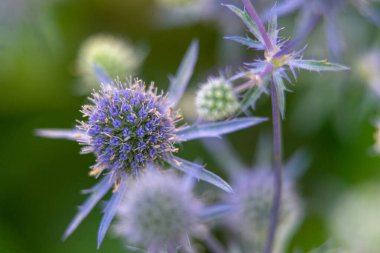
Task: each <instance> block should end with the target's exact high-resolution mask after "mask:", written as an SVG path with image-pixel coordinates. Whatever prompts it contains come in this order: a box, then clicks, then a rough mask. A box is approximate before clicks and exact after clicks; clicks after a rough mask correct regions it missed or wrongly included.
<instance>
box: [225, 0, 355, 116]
mask: <svg viewBox="0 0 380 253" xmlns="http://www.w3.org/2000/svg"><path fill="white" fill-rule="evenodd" d="M243 2H244V4H245V5H246V10H241V9H239V8H237V7H235V6H233V5H226V7H227V8H229V9H230V10H231V11H232V12H234V13H235V14H236V15H237V16H238V17H239V18H240V19H241V20H242V21H243V23H244V24H245V25H246V27H247V28H248V30H249V32H250V33H251V34H252V35H253V36H254V37H255V38H251V37H249V36H247V37H240V36H232V37H226V38H227V39H230V40H233V41H235V42H238V43H240V44H242V45H245V46H247V47H249V48H253V49H256V50H259V51H264V56H265V58H264V59H258V60H255V61H253V62H249V63H246V68H247V71H243V72H241V73H238V74H237V75H235V76H234V77H232V78H231V79H230V80H236V79H240V78H243V79H248V81H246V82H244V83H243V84H241V85H239V86H237V87H235V90H237V91H239V92H245V91H246V93H245V95H244V98H243V101H242V102H241V109H242V111H246V110H247V109H248V108H249V107H252V106H254V104H255V102H256V100H257V98H258V97H260V95H261V94H262V93H263V92H266V90H267V83H268V82H269V81H271V82H272V83H273V85H274V86H275V89H276V96H277V103H278V106H279V108H280V113H281V116H282V117H284V116H285V91H286V90H288V89H287V87H286V85H285V80H287V81H288V82H290V78H289V73H288V72H289V70H290V72H291V73H292V75H293V76H294V78H296V69H304V70H309V71H316V72H319V71H341V70H347V69H348V68H347V67H345V66H342V65H339V64H335V63H329V62H327V61H326V60H322V61H319V60H305V59H303V58H302V51H298V52H292V45H289V44H286V41H284V40H283V39H281V38H280V37H279V31H280V30H279V29H278V28H277V16H275V15H274V16H273V17H272V19H271V21H270V22H269V24H268V30H267V31H266V30H265V27H264V26H263V23H262V21H261V19H260V18H259V16H258V14H257V13H256V10H255V8H254V7H253V5H252V4H251V3H250V1H249V0H243Z"/></svg>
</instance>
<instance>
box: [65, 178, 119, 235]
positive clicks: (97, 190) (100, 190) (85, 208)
mask: <svg viewBox="0 0 380 253" xmlns="http://www.w3.org/2000/svg"><path fill="white" fill-rule="evenodd" d="M111 187H112V182H111V180H110V177H109V176H106V177H104V178H103V179H102V180H101V181H100V182H99V183H98V184H97V185H95V186H94V187H93V188H92V189H90V190H89V191H90V192H91V195H90V197H88V198H87V200H86V201H85V202H84V203H83V205H82V206H80V207H79V211H78V213H77V214H76V215H75V217H74V219H73V220H72V221H71V222H70V224H69V226H68V227H67V229H66V231H65V233H64V234H63V240H65V239H66V238H67V237H69V236H70V235H71V234H72V233H73V232H74V230H75V229H76V228H77V227H78V225H79V224H80V223H81V222H82V220H83V219H84V218H86V216H87V215H88V214H89V213H90V212H91V210H92V209H93V208H94V207H95V205H96V204H97V203H98V202H99V201H100V200H101V199H102V198H103V197H104V195H106V193H107V192H108V191H109V190H110V188H111Z"/></svg>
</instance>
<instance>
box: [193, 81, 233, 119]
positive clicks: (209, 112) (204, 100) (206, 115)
mask: <svg viewBox="0 0 380 253" xmlns="http://www.w3.org/2000/svg"><path fill="white" fill-rule="evenodd" d="M195 105H196V110H197V113H198V115H199V116H200V117H201V118H202V119H205V120H209V121H217V120H222V119H225V118H228V117H231V116H232V115H233V114H234V113H235V112H236V111H237V110H238V109H239V102H238V99H237V96H236V94H235V92H234V90H233V88H232V85H231V84H230V83H229V82H228V81H227V80H225V79H224V78H222V77H219V78H212V79H210V80H209V81H208V82H207V83H204V84H202V85H201V87H200V88H199V90H198V91H197V95H196V98H195Z"/></svg>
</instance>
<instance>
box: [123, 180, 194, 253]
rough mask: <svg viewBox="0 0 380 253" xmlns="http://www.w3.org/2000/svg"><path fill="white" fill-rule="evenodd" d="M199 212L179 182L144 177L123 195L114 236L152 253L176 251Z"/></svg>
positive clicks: (189, 191)
mask: <svg viewBox="0 0 380 253" xmlns="http://www.w3.org/2000/svg"><path fill="white" fill-rule="evenodd" d="M200 208H201V204H200V202H198V200H196V199H195V198H194V197H193V195H192V193H191V189H190V187H188V185H186V184H185V183H184V182H183V180H181V179H180V178H178V177H176V176H174V175H172V174H161V173H147V174H144V175H142V177H141V178H139V179H138V180H137V181H136V182H135V183H134V184H133V186H132V187H131V189H129V191H128V192H127V193H126V196H125V198H124V200H123V202H122V203H121V205H120V208H119V210H118V215H117V216H118V222H117V224H116V232H117V234H118V235H120V236H122V237H123V238H125V239H126V240H127V241H128V242H130V243H135V244H139V245H143V246H144V247H145V248H146V249H148V250H154V252H158V250H168V249H170V248H176V247H178V246H181V245H182V244H183V243H185V240H186V238H187V235H188V234H190V233H191V232H193V231H194V229H195V227H196V225H197V224H198V218H197V216H198V214H199V211H200Z"/></svg>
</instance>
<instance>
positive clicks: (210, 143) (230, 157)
mask: <svg viewBox="0 0 380 253" xmlns="http://www.w3.org/2000/svg"><path fill="white" fill-rule="evenodd" d="M202 143H203V146H205V147H206V149H207V151H208V152H209V153H210V154H211V155H212V157H213V158H214V160H215V161H216V163H217V164H218V166H219V167H220V168H222V169H223V170H224V172H226V173H228V174H232V173H234V172H237V171H243V170H245V169H247V166H245V165H244V164H243V162H242V161H241V160H240V159H239V157H238V154H236V152H235V150H234V149H233V148H232V147H231V145H229V143H228V142H227V141H225V140H224V139H216V138H212V139H211V138H210V139H205V140H203V141H202Z"/></svg>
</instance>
